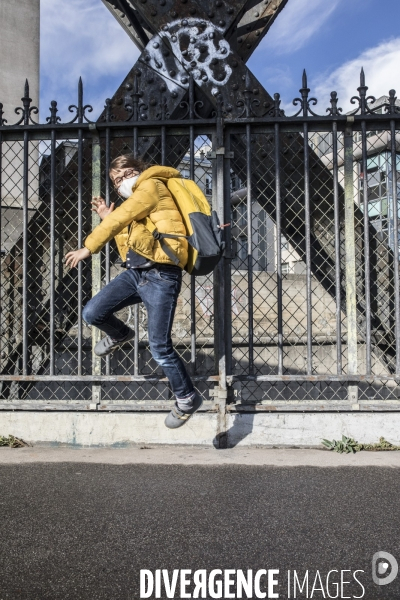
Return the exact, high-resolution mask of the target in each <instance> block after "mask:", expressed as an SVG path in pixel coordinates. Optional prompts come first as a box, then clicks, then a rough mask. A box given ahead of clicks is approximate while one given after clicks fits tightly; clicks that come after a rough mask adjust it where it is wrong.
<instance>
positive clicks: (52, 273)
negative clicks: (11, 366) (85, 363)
mask: <svg viewBox="0 0 400 600" xmlns="http://www.w3.org/2000/svg"><path fill="white" fill-rule="evenodd" d="M55 202H56V131H55V129H52V131H51V158H50V282H49V283H50V373H49V374H50V375H54V343H55V339H54V337H55V328H54V317H55V314H54V313H55V310H54V308H55V307H54V301H55V243H56V240H55Z"/></svg>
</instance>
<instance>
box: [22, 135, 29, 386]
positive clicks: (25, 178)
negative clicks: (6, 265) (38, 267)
mask: <svg viewBox="0 0 400 600" xmlns="http://www.w3.org/2000/svg"><path fill="white" fill-rule="evenodd" d="M28 159H29V135H28V132H27V131H26V130H25V131H24V149H23V161H24V162H23V167H22V168H23V181H22V186H23V188H22V190H23V191H22V226H23V240H22V374H23V375H28V174H29V168H28Z"/></svg>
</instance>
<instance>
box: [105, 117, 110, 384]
mask: <svg viewBox="0 0 400 600" xmlns="http://www.w3.org/2000/svg"><path fill="white" fill-rule="evenodd" d="M105 161H106V164H105V169H106V182H105V184H106V185H105V201H106V205H107V206H110V176H109V172H110V163H111V156H110V128H109V127H107V128H106V156H105ZM107 283H110V243H109V242H108V243H107V244H106V285H107ZM110 364H111V356H110V355H108V356H106V375H110V372H111V370H110V369H111V366H110Z"/></svg>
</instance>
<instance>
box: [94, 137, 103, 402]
mask: <svg viewBox="0 0 400 600" xmlns="http://www.w3.org/2000/svg"><path fill="white" fill-rule="evenodd" d="M100 193H101V154H100V139H99V136H98V133H97V132H94V133H93V137H92V196H100ZM99 223H100V217H99V215H98V214H97V213H96V212H92V229H94V228H95V227H97V225H99ZM100 289H101V255H100V253H97V254H94V255H93V256H92V297H93V296H95V295H96V294H97V293H98V292H99V291H100ZM100 339H101V331H100V329H97V327H93V328H92V375H99V376H100V375H101V358H100V357H98V356H96V355H95V353H94V347H95V345H96V344H97V342H99V341H100ZM100 401H101V385H98V384H97V383H94V384H93V386H92V403H93V405H95V406H97V405H98V404H100ZM95 406H93V407H92V408H94V407H95Z"/></svg>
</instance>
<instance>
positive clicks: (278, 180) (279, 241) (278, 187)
mask: <svg viewBox="0 0 400 600" xmlns="http://www.w3.org/2000/svg"><path fill="white" fill-rule="evenodd" d="M274 140H275V197H276V278H277V287H276V294H277V305H278V375H282V374H283V316H282V229H281V226H282V206H281V170H280V169H281V162H280V151H281V148H280V133H279V123H275V138H274Z"/></svg>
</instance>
